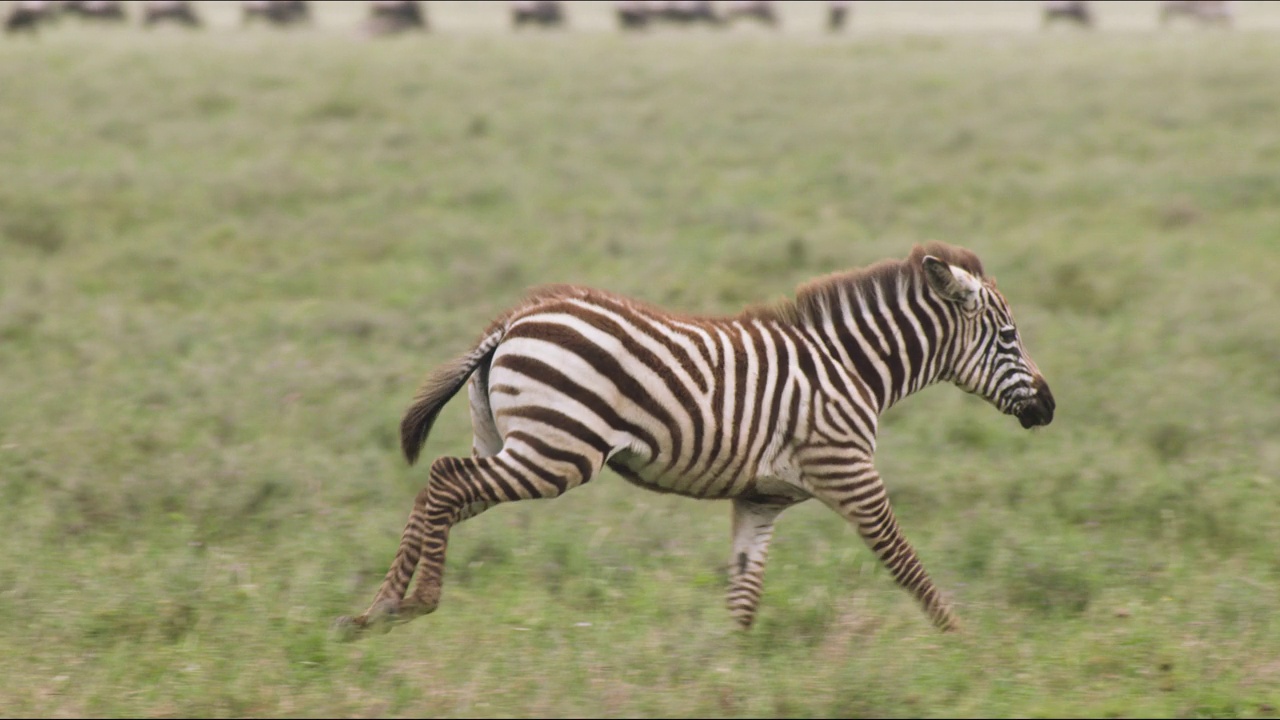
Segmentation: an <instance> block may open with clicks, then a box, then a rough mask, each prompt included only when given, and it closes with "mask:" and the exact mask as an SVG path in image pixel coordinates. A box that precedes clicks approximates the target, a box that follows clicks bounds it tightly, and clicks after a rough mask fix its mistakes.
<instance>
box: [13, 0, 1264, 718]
mask: <svg viewBox="0 0 1280 720" xmlns="http://www.w3.org/2000/svg"><path fill="white" fill-rule="evenodd" d="M200 5H201V6H202V10H203V11H204V12H206V17H207V18H208V22H209V27H208V28H207V29H205V30H204V31H202V32H197V33H191V32H184V31H182V30H179V29H173V28H157V29H155V30H153V31H151V32H147V31H144V30H142V29H140V28H138V27H136V25H135V26H131V27H119V28H93V27H86V26H83V25H77V24H76V23H75V22H74V21H66V22H64V23H62V24H61V25H60V26H58V27H55V28H50V29H49V30H48V31H46V32H44V33H42V34H41V35H40V36H39V37H36V38H8V37H5V38H0V138H3V139H4V141H3V142H2V143H0V528H3V530H2V531H0V715H4V716H41V717H67V716H82V715H91V716H180V717H191V716H196V717H201V716H325V717H328V716H334V715H336V716H383V715H392V716H432V717H546V716H551V717H567V716H584V717H601V716H603V717H619V716H652V717H690V716H692V717H704V716H725V717H751V716H804V717H809V716H815V717H819V716H821V717H886V716H901V717H941V716H988V717H1014V716H1019V717H1027V716H1031V717H1037V716H1038V717H1050V716H1094V717H1101V716H1108V717H1122V716H1131V717H1149V716H1158V717H1275V716H1276V715H1278V714H1280V624H1278V623H1277V621H1276V619H1275V618H1276V617H1277V614H1278V613H1280V553H1278V548H1280V372H1278V370H1280V173H1278V172H1277V168H1278V167H1280V131H1277V128H1278V127H1280V125H1278V123H1277V118H1280V94H1277V92H1276V88H1277V84H1278V83H1280V5H1277V4H1271V3H1250V2H1240V3H1236V5H1237V19H1236V26H1235V28H1234V29H1231V30H1212V29H1206V28H1195V27H1191V26H1188V25H1180V26H1178V27H1174V28H1169V29H1167V30H1166V31H1161V30H1160V29H1159V28H1158V27H1157V25H1156V23H1155V3H1153V2H1129V3H1114V4H1113V3H1106V4H1105V5H1104V6H1103V7H1101V8H1099V14H1100V16H1101V18H1100V19H1101V27H1100V29H1098V30H1095V31H1093V32H1091V33H1085V32H1080V31H1077V30H1074V29H1072V28H1065V27H1062V28H1052V29H1050V30H1047V31H1041V29H1040V27H1039V16H1038V12H1039V11H1038V6H1037V4H1036V3H1030V2H1028V3H894V2H886V3H877V4H871V3H864V4H860V5H858V6H857V9H856V10H855V16H854V18H853V21H852V23H851V25H850V27H849V28H848V29H847V31H846V32H845V33H843V34H841V35H837V36H829V35H828V34H827V33H826V32H825V31H823V29H822V27H821V12H822V5H821V4H820V3H800V4H797V5H795V6H790V5H788V7H787V8H784V10H785V11H786V13H785V15H784V27H783V28H782V30H781V31H778V32H770V31H768V30H766V29H764V28H753V27H738V28H733V29H730V30H727V31H721V32H717V31H712V30H708V29H697V28H690V29H674V28H673V29H664V30H660V31H655V32H650V33H647V34H644V35H641V36H623V35H622V34H620V33H618V32H617V31H616V30H615V29H614V26H613V24H612V22H613V21H612V16H611V14H610V13H611V10H610V7H609V5H608V4H607V3H589V4H586V5H584V6H581V7H573V8H571V9H570V23H571V26H570V28H568V29H566V30H563V31H559V32H550V33H548V32H541V33H539V32H524V31H522V32H521V33H520V34H518V35H517V34H515V33H513V32H511V31H510V30H509V29H508V27H507V24H506V15H505V6H504V5H503V4H502V3H495V2H490V3H473V4H465V5H464V4H457V3H445V2H433V3H429V6H430V11H429V12H430V13H431V18H432V21H433V24H434V28H433V31H432V32H430V33H427V34H424V35H412V36H404V37H395V38H388V39H384V40H379V41H369V40H365V39H362V38H361V37H359V35H358V34H357V32H356V31H355V28H356V26H357V25H358V23H359V22H360V20H361V19H362V17H363V12H364V11H363V8H361V7H360V6H359V5H358V4H356V3H337V4H334V5H329V4H326V5H324V6H323V7H321V8H319V9H318V10H319V12H318V13H317V15H318V19H317V23H316V25H315V26H314V27H312V28H310V29H297V30H291V31H274V30H270V29H267V28H262V27H257V28H247V29H242V28H240V27H239V21H238V16H237V12H238V11H237V9H236V7H235V5H234V4H213V3H201V4H200ZM7 7H8V5H7V4H5V8H6V9H7ZM928 239H940V240H946V241H949V242H953V243H956V244H960V245H964V246H966V247H969V248H971V249H973V250H974V251H976V252H977V253H978V254H979V255H980V256H981V257H982V258H983V260H984V262H985V264H986V267H987V270H988V272H989V273H990V274H992V275H994V276H996V277H997V278H998V279H999V284H1000V288H1001V289H1002V290H1003V292H1004V293H1005V295H1006V296H1007V297H1008V298H1009V299H1010V302H1011V303H1012V305H1013V308H1014V312H1015V313H1016V314H1017V317H1018V319H1019V322H1020V326H1021V330H1022V332H1023V334H1024V336H1025V337H1026V338H1027V344H1028V347H1029V349H1030V351H1031V353H1032V355H1033V356H1034V357H1035V359H1036V360H1037V362H1038V363H1039V365H1040V367H1041V369H1042V370H1043V371H1044V373H1045V375H1046V377H1047V379H1048V380H1049V382H1050V383H1051V385H1052V387H1053V390H1054V394H1055V396H1056V397H1057V400H1058V415H1057V418H1056V419H1055V421H1054V423H1053V424H1052V425H1050V426H1049V427H1047V428H1043V429H1040V430H1037V431H1034V432H1027V431H1024V430H1022V429H1021V428H1019V427H1018V424H1017V422H1016V421H1014V420H1012V419H1011V418H1008V417H1004V416H1001V415H999V414H998V413H997V412H995V411H994V410H992V409H991V408H990V407H989V406H987V405H986V404H984V403H983V402H982V401H980V400H978V399H976V398H973V397H970V396H967V395H964V394H963V393H961V392H960V391H958V390H956V389H954V388H951V387H937V388H931V389H928V390H926V391H924V392H923V393H921V394H919V395H918V396H916V397H913V398H910V399H908V400H906V401H904V402H903V403H902V404H900V405H899V406H897V407H895V408H894V409H893V410H891V411H890V412H889V413H888V414H887V416H886V417H885V420H884V426H883V431H882V434H881V436H880V451H879V458H878V465H879V469H880V470H881V472H882V473H883V475H884V477H885V481H886V483H887V484H888V486H889V488H890V491H891V497H892V500H893V503H894V507H895V509H896V511H897V513H898V516H899V520H900V522H901V525H902V526H903V528H904V530H905V532H906V534H907V536H908V538H910V539H911V541H912V542H913V543H914V545H915V546H916V548H917V550H918V551H919V553H920V555H921V558H922V559H923V561H924V563H925V565H926V567H928V568H929V570H930V572H931V574H932V575H933V577H934V579H935V580H936V581H937V582H938V584H939V585H940V586H941V587H942V588H943V589H944V590H945V591H946V592H948V593H950V594H951V595H952V597H953V598H954V601H955V604H956V609H957V612H958V614H959V616H960V617H961V619H962V621H963V622H964V623H965V625H966V632H965V633H963V634H960V635H954V636H953V635H945V636H944V635H941V634H938V633H937V632H935V631H934V630H933V629H932V628H931V627H930V625H929V623H928V620H927V618H925V616H924V615H923V614H922V613H921V612H920V611H919V609H918V607H917V606H916V604H915V602H914V601H913V600H912V598H911V597H909V596H908V595H907V593H905V592H903V591H902V590H900V589H898V588H897V587H896V586H895V585H894V584H893V582H892V580H891V579H890V578H889V576H888V574H887V573H886V572H885V571H884V570H883V569H882V568H880V567H879V566H878V564H877V563H876V562H875V561H874V559H873V557H872V556H871V554H870V552H869V551H868V550H867V549H866V548H865V547H864V546H863V545H862V543H861V541H860V540H859V539H858V537H857V534H856V532H854V531H853V530H852V529H851V528H849V527H848V526H846V525H845V524H844V522H843V521H842V520H841V519H840V518H838V517H837V516H835V515H834V514H833V513H831V512H830V511H829V510H827V509H825V508H824V507H821V506H819V505H818V504H817V503H808V504H805V505H802V506H799V507H797V508H795V509H792V510H789V511H788V512H787V513H786V514H785V515H783V517H782V518H781V520H780V521H779V524H778V532H777V535H776V537H775V541H774V545H773V550H772V553H771V560H770V565H769V570H768V574H767V580H766V584H765V593H764V599H763V603H762V608H761V612H760V616H759V619H758V623H757V626H756V627H755V628H754V629H753V630H752V631H750V632H748V633H741V632H739V631H737V630H736V629H735V628H734V626H733V624H732V622H731V620H730V618H729V616H728V613H727V611H726V610H725V608H724V599H723V591H724V582H725V570H724V567H725V564H726V562H727V561H728V553H729V537H728V534H729V508H728V506H727V505H726V504H724V503H716V502H695V501H691V500H683V499H680V498H675V497H670V496H660V495H656V494H651V493H646V492H644V491H641V490H638V489H635V488H633V487H632V486H630V485H628V484H627V483H625V482H622V481H621V480H620V479H618V478H617V477H615V476H613V475H611V474H606V475H605V476H604V477H602V478H601V479H599V480H598V481H596V482H593V483H591V484H590V485H588V486H586V487H583V488H581V489H579V490H576V491H575V492H573V493H571V494H569V495H567V496H565V497H563V498H561V499H558V500H555V501H553V502H542V503H521V504H513V505H509V506H505V507H500V508H497V509H494V510H492V511H490V512H488V513H486V514H485V515H484V516H482V517H480V518H477V519H475V520H473V521H471V522H468V523H467V524H465V525H462V526H460V527H459V528H458V529H457V530H456V531H455V532H454V533H453V536H452V543H451V547H450V555H449V562H448V572H447V575H446V583H445V594H444V601H443V604H442V606H441V609H440V610H439V611H438V612H437V613H436V614H434V615H432V616H430V617H427V618H423V619H420V620H417V621H415V622H413V623H411V624H408V625H405V626H402V627H399V628H396V629H395V630H393V631H392V632H390V633H388V634H386V635H377V636H373V637H369V638H366V639H364V640H362V641H360V642H357V643H351V644H345V643H337V642H335V641H333V640H332V638H331V636H330V632H329V627H330V622H331V621H332V620H333V619H334V618H335V617H336V616H338V615H341V614H348V613H352V612H359V611H361V610H363V609H364V607H365V606H366V605H367V603H368V601H369V600H370V599H371V597H372V593H373V592H374V591H375V590H376V588H377V586H378V583H379V581H380V580H381V577H382V575H383V573H384V572H385V571H386V569H387V564H388V563H389V562H390V560H391V557H392V554H393V553H394V551H395V547H396V544H397V542H398V539H399V534H400V531H401V529H402V525H403V522H404V520H405V518H406V517H407V514H408V512H409V508H410V505H411V502H412V498H413V496H414V495H415V493H416V492H417V491H418V489H419V488H420V487H421V485H422V483H423V482H425V478H426V474H425V469H424V468H423V467H422V466H419V467H416V468H409V467H407V466H406V465H405V464H404V462H403V460H402V459H401V456H400V453H399V448H398V436H397V432H398V424H399V420H400V415H401V412H402V411H403V410H404V408H405V407H406V405H407V404H408V402H409V400H410V399H411V397H412V394H413V391H414V390H415V388H416V385H417V383H418V381H419V380H420V379H421V377H422V376H423V375H424V374H425V373H426V372H427V371H428V370H429V369H431V368H432V367H433V366H435V365H436V364H437V363H439V362H442V361H444V360H446V359H449V358H452V357H453V356H454V355H456V354H457V353H459V352H461V351H462V350H464V349H465V348H466V347H468V345H469V343H470V342H472V341H473V340H474V339H475V337H476V336H477V334H478V333H479V332H480V330H481V329H482V327H483V326H484V325H485V324H486V323H487V322H488V321H489V320H490V319H491V318H492V317H493V316H494V315H496V314H497V313H499V312H501V311H502V310H503V309H504V308H506V307H508V306H509V305H511V304H512V303H514V302H516V301H517V300H518V299H519V298H520V297H521V296H523V294H524V293H525V291H526V289H527V288H528V287H529V286H532V285H537V284H541V283H547V282H573V283H580V284H589V285H595V286H599V287H603V288H607V289H610V290H614V291H617V292H621V293H626V294H630V295H634V296H636V297H640V298H642V299H644V300H647V301H649V302H652V303H657V304H661V305H666V306H669V307H672V308H675V309H679V310H682V311H689V312H707V313H728V312H734V311H736V310H738V309H739V308H741V307H742V306H743V305H745V304H748V303H754V302H760V301H769V300H773V299H777V298H781V297H785V296H787V295H789V294H790V293H791V292H792V290H793V288H794V287H795V286H796V285H797V284H798V283H801V282H803V281H805V280H806V279H809V278H811V277H814V276H817V275H821V274H825V273H828V272H831V271H835V270H840V269H846V268H851V267H856V266H860V265H865V264H869V263H872V262H874V261H876V260H879V259H881V258H885V257H904V256H905V255H906V254H907V252H908V251H909V250H910V248H911V246H912V244H913V243H915V242H920V241H924V240H928ZM469 443H470V434H469V425H468V419H467V414H466V407H465V402H464V401H460V400H459V401H455V402H454V403H453V404H451V405H450V406H448V408H447V409H446V412H445V414H444V416H443V417H442V418H441V420H440V421H439V422H438V423H437V426H436V430H435V433H434V434H433V436H432V437H431V439H430V441H429V442H428V444H427V447H426V448H425V450H424V456H425V457H427V458H428V459H430V458H433V457H435V456H437V455H441V454H455V455H456V454H465V453H467V452H468V451H469Z"/></svg>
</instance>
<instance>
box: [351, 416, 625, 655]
mask: <svg viewBox="0 0 1280 720" xmlns="http://www.w3.org/2000/svg"><path fill="white" fill-rule="evenodd" d="M595 455H596V457H595V458H594V459H588V457H585V456H583V455H582V454H579V453H575V452H569V451H566V450H562V449H556V448H552V447H551V446H548V445H546V444H545V443H543V442H541V441H537V440H534V439H533V438H528V439H527V441H524V442H516V443H509V444H508V445H507V446H506V447H504V448H503V450H502V451H501V452H499V453H498V454H496V455H493V456H490V457H470V458H455V457H442V458H439V459H437V460H436V461H435V462H433V463H432V464H431V476H430V480H429V482H428V483H427V487H426V488H424V489H423V490H422V492H420V493H418V497H417V499H416V500H415V502H414V507H413V512H412V513H411V514H410V516H409V522H408V523H407V524H406V526H405V530H404V534H403V535H402V537H401V540H400V548H399V550H398V551H397V553H396V558H395V560H394V561H393V562H392V565H391V569H390V570H389V571H388V572H387V577H386V579H385V580H384V581H383V585H382V587H381V588H380V589H379V591H378V594H377V595H376V596H375V598H374V601H373V604H372V605H371V606H370V607H369V610H368V611H366V612H365V614H363V615H361V616H359V617H356V618H351V619H349V620H344V619H341V618H340V619H339V623H340V625H341V626H342V628H343V629H344V630H346V629H347V628H350V629H351V630H354V631H359V630H363V629H365V628H369V627H373V626H377V625H381V624H383V623H385V622H386V621H394V622H406V621H408V620H412V619H413V618H415V617H418V616H419V615H426V614H428V613H430V612H433V611H435V609H436V607H437V606H438V605H439V603H440V592H441V587H442V584H443V580H444V559H445V550H446V549H447V547H448V544H449V530H450V529H451V528H452V527H453V526H454V525H456V524H458V523H459V522H462V521H463V520H465V519H467V518H469V517H474V516H475V515H477V514H479V513H480V512H482V511H483V510H485V509H487V508H489V507H492V506H494V505H497V504H498V503H502V502H510V501H513V500H526V499H534V498H553V497H556V496H558V495H560V494H562V493H563V492H565V491H566V490H570V489H572V488H574V487H577V486H578V485H581V484H583V483H584V482H586V481H588V480H590V479H591V477H592V476H593V475H594V474H595V473H596V472H598V471H599V469H600V466H601V464H602V463H603V460H604V456H603V454H595ZM415 568H416V574H417V584H416V586H415V587H414V591H413V594H412V595H411V596H409V597H406V590H407V588H408V585H409V581H410V579H411V578H412V576H413V575H414V574H415ZM350 634H354V633H349V632H344V635H350Z"/></svg>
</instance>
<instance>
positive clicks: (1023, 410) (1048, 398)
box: [1015, 375, 1057, 428]
mask: <svg viewBox="0 0 1280 720" xmlns="http://www.w3.org/2000/svg"><path fill="white" fill-rule="evenodd" d="M1031 387H1032V389H1033V390H1034V391H1035V394H1033V395H1032V396H1031V397H1030V399H1028V400H1027V401H1026V402H1025V403H1023V404H1022V406H1021V407H1019V408H1018V410H1017V412H1016V413H1015V414H1016V415H1017V416H1018V422H1020V423H1022V427H1024V428H1033V427H1039V426H1041V425H1048V424H1049V423H1051V422H1053V410H1054V408H1056V407H1057V403H1055V402H1054V401H1053V393H1052V392H1050V391H1049V383H1047V382H1045V381H1044V378H1043V377H1040V376H1039V375H1037V376H1036V379H1035V380H1034V381H1032V383H1031Z"/></svg>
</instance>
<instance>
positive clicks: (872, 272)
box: [742, 241, 995, 322]
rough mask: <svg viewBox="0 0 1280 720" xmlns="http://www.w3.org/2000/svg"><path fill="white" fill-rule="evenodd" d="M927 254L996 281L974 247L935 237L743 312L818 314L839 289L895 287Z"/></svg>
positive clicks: (783, 316) (771, 316) (791, 317)
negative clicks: (901, 256)
mask: <svg viewBox="0 0 1280 720" xmlns="http://www.w3.org/2000/svg"><path fill="white" fill-rule="evenodd" d="M925 255H932V256H934V257H936V258H938V259H939V260H941V261H943V262H945V263H947V264H949V265H955V266H956V267H959V268H963V269H964V270H966V271H967V272H969V273H970V274H972V275H973V276H974V277H976V278H978V279H979V280H982V281H984V282H987V283H989V284H992V285H994V284H995V281H994V279H993V278H989V277H987V276H986V273H985V272H984V271H983V269H982V261H981V260H979V259H978V256H977V255H975V254H974V253H973V252H972V251H970V250H967V249H965V248H962V247H958V246H955V245H948V244H946V243H943V242H938V241H932V242H929V243H926V244H924V245H916V246H915V247H913V248H912V249H911V253H910V254H909V255H907V257H906V259H905V260H896V259H887V260H880V261H879V262H876V263H874V264H872V265H869V266H867V267H864V268H855V269H853V270H840V271H837V272H833V273H831V274H829V275H824V276H822V277H818V278H815V279H813V280H810V281H808V282H806V283H804V284H802V285H800V286H799V287H798V288H796V297H795V300H784V301H782V302H780V303H777V304H775V305H764V306H757V307H752V308H748V309H747V310H746V311H744V312H743V313H742V316H743V317H749V318H758V319H762V320H765V319H768V320H782V321H784V322H795V321H798V320H803V319H806V318H812V317H816V316H817V315H818V314H820V312H821V310H822V308H825V307H830V306H831V304H832V303H833V302H839V292H840V291H841V290H842V289H851V290H853V291H855V293H856V292H858V291H860V290H869V289H871V288H872V287H876V286H879V287H882V288H883V287H886V286H889V287H892V285H893V284H894V283H896V282H897V279H898V278H899V277H901V276H902V275H903V274H904V273H910V274H911V275H912V276H916V275H919V274H920V272H921V270H920V267H921V263H922V261H923V260H924V256H925Z"/></svg>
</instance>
